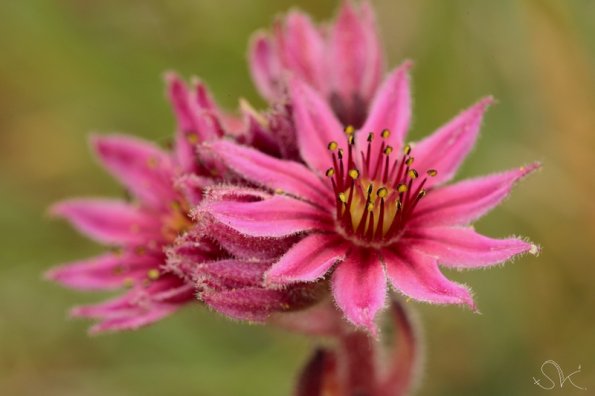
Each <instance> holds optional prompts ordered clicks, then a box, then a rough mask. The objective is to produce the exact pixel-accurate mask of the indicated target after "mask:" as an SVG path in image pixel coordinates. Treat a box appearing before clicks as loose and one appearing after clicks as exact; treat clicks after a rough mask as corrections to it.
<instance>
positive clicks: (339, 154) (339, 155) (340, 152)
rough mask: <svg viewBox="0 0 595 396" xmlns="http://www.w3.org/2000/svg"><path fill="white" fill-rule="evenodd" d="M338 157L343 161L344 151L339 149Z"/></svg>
mask: <svg viewBox="0 0 595 396" xmlns="http://www.w3.org/2000/svg"><path fill="white" fill-rule="evenodd" d="M337 156H338V157H339V159H343V149H341V148H340V149H339V151H337Z"/></svg>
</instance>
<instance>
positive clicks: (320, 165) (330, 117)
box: [289, 78, 346, 174]
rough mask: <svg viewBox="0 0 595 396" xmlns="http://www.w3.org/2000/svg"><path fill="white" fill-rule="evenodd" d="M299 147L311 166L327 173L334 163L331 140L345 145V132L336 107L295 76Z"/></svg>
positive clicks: (293, 96)
mask: <svg viewBox="0 0 595 396" xmlns="http://www.w3.org/2000/svg"><path fill="white" fill-rule="evenodd" d="M289 88H290V89H289V94H290V97H291V103H292V105H293V120H294V122H295V127H296V130H297V132H296V133H297V139H298V147H299V149H300V153H301V156H302V158H303V160H304V161H306V163H307V164H308V165H309V166H310V168H312V169H314V170H317V171H318V172H319V173H320V174H324V172H326V170H327V169H328V168H330V167H331V166H332V165H333V161H332V157H331V153H330V152H329V150H328V144H329V143H330V142H332V141H335V142H337V143H338V144H339V147H343V148H345V147H344V146H345V141H346V136H345V134H344V133H343V128H342V126H341V124H340V123H339V121H338V120H337V118H336V117H335V115H334V114H333V111H332V110H331V108H330V107H329V105H328V103H327V102H326V100H324V99H323V98H322V97H321V96H320V94H319V93H318V92H316V91H315V90H313V89H312V88H310V87H309V86H307V85H306V84H304V83H303V82H301V81H300V80H298V79H297V78H293V79H291V81H290V85H289Z"/></svg>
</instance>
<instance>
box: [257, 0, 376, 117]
mask: <svg viewBox="0 0 595 396" xmlns="http://www.w3.org/2000/svg"><path fill="white" fill-rule="evenodd" d="M249 62H250V70H251V73H252V77H253V80H254V82H255V84H256V87H257V88H258V90H259V91H260V93H261V95H262V96H263V97H264V98H266V99H267V100H269V101H270V102H275V101H277V100H278V99H280V98H282V97H283V95H284V93H285V87H286V84H285V80H286V77H287V76H286V75H287V74H292V75H294V76H296V77H298V78H300V79H302V80H304V81H306V82H307V83H308V84H310V85H311V86H312V87H313V88H314V89H316V90H317V91H318V92H320V93H321V95H323V96H324V98H325V99H326V100H327V101H328V102H329V103H330V105H331V107H332V109H333V110H334V111H335V113H336V114H337V116H338V117H339V119H340V120H341V121H342V122H343V123H345V124H353V125H355V126H360V125H361V123H362V122H363V120H364V119H365V116H366V110H367V108H368V105H369V101H370V100H371V98H372V97H373V95H374V92H375V91H376V89H377V88H378V85H379V83H380V81H381V78H382V75H383V74H384V57H383V54H382V50H381V46H380V42H379V39H378V34H377V31H376V21H375V17H374V11H373V10H372V8H371V6H370V4H369V2H368V1H362V2H361V4H359V6H358V5H355V4H353V2H352V1H349V0H347V1H344V2H343V4H342V6H341V8H340V10H339V12H338V15H337V17H336V20H335V21H334V22H333V23H331V24H330V25H329V26H322V27H318V26H315V25H314V24H313V23H312V21H311V19H310V17H309V16H308V15H307V14H304V13H301V12H299V11H291V12H289V14H288V15H287V16H286V17H285V18H283V19H282V20H280V21H278V22H277V23H276V24H275V25H274V28H273V32H272V34H268V33H266V32H258V33H256V34H255V35H254V37H253V39H252V42H251V45H250V50H249Z"/></svg>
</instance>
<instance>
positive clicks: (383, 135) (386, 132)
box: [380, 129, 390, 139]
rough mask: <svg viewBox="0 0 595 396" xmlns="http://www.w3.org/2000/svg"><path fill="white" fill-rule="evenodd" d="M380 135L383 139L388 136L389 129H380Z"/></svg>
mask: <svg viewBox="0 0 595 396" xmlns="http://www.w3.org/2000/svg"><path fill="white" fill-rule="evenodd" d="M380 136H382V138H383V139H387V138H388V137H389V136H390V131H389V130H388V129H384V130H382V133H381V134H380Z"/></svg>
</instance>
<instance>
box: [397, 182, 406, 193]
mask: <svg viewBox="0 0 595 396" xmlns="http://www.w3.org/2000/svg"><path fill="white" fill-rule="evenodd" d="M407 190H408V188H407V185H406V184H399V185H398V186H397V191H398V192H400V193H404V192H406V191H407Z"/></svg>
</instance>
